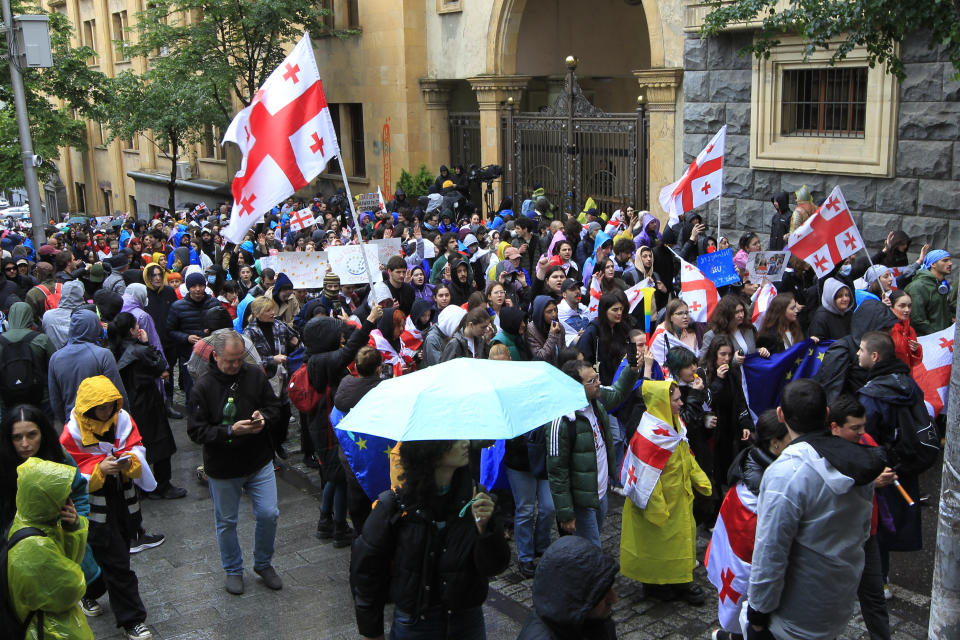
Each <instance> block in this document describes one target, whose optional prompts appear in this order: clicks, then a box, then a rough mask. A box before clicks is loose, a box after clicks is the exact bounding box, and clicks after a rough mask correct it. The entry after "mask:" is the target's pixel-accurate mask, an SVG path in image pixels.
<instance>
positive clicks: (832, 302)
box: [807, 278, 879, 340]
mask: <svg viewBox="0 0 960 640" xmlns="http://www.w3.org/2000/svg"><path fill="white" fill-rule="evenodd" d="M874 284H875V283H874ZM877 299H878V300H879V298H877ZM854 306H855V305H854V298H853V291H852V290H851V289H850V287H848V286H847V285H846V283H844V282H841V281H840V280H837V279H835V278H827V279H826V281H825V282H824V283H823V293H822V294H821V296H820V308H819V309H817V310H816V311H815V312H814V313H813V320H811V321H810V327H809V328H808V329H807V332H808V333H809V334H810V337H811V338H816V339H817V340H838V339H840V338H843V337H844V336H848V335H850V323H851V321H852V320H853V309H854Z"/></svg>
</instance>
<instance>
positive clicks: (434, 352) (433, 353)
mask: <svg viewBox="0 0 960 640" xmlns="http://www.w3.org/2000/svg"><path fill="white" fill-rule="evenodd" d="M465 315H467V312H466V311H464V310H463V309H462V308H461V307H458V306H455V305H452V304H451V305H449V306H447V307H445V308H444V310H443V311H441V312H440V313H439V314H438V315H437V326H436V327H434V328H433V329H432V330H431V331H430V333H428V334H427V337H426V338H425V339H424V341H423V364H424V366H427V367H429V366H430V365H434V364H437V363H438V362H440V357H441V356H442V355H443V348H444V347H445V346H447V342H449V341H450V338H452V337H453V334H455V333H456V332H457V327H459V326H460V321H461V320H463V316H465Z"/></svg>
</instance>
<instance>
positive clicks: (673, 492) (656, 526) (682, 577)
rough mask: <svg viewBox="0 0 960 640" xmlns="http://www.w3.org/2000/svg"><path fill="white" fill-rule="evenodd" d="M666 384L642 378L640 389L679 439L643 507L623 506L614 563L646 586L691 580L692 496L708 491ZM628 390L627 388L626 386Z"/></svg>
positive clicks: (693, 551)
mask: <svg viewBox="0 0 960 640" xmlns="http://www.w3.org/2000/svg"><path fill="white" fill-rule="evenodd" d="M674 384H675V383H674V382H673V381H671V380H662V381H653V380H645V381H644V383H643V386H642V387H641V394H642V395H643V402H644V404H645V405H646V407H647V412H648V413H649V414H650V415H652V416H653V417H655V418H657V419H658V420H660V421H662V422H664V423H666V424H667V425H670V426H671V428H672V429H673V430H674V431H676V433H677V434H678V435H680V437H681V440H680V441H679V442H678V443H677V446H676V448H675V449H674V450H673V453H672V454H670V457H669V458H667V460H666V462H665V464H664V466H663V470H662V472H661V473H660V478H659V479H658V480H657V483H656V485H655V486H654V488H653V491H652V493H651V494H650V498H649V499H648V500H647V506H646V508H645V509H639V508H638V507H637V506H636V505H635V504H633V502H632V501H631V500H626V501H625V502H624V505H623V520H622V530H621V532H620V540H621V544H620V565H621V572H622V573H623V575H625V576H627V577H629V578H633V579H634V580H638V581H640V582H647V583H652V584H682V583H687V582H690V581H691V580H693V569H694V567H695V566H696V562H697V557H696V543H697V523H696V521H695V520H694V517H693V492H694V491H696V492H697V493H700V494H702V495H705V496H709V495H710V494H711V492H712V487H711V484H710V479H709V478H708V477H707V475H706V474H705V473H704V472H703V471H702V470H701V469H700V466H699V465H698V464H697V461H696V460H695V459H694V457H693V454H692V453H691V452H690V446H689V445H688V444H687V440H686V429H685V427H684V426H683V423H682V421H681V420H680V419H679V416H676V415H674V414H673V411H672V409H671V405H670V389H671V387H672V386H673V385H674ZM631 388H632V385H631Z"/></svg>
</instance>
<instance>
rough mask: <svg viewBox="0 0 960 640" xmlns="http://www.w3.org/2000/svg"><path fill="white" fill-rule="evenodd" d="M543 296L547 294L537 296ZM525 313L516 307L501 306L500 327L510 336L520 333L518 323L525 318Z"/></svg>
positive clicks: (521, 322)
mask: <svg viewBox="0 0 960 640" xmlns="http://www.w3.org/2000/svg"><path fill="white" fill-rule="evenodd" d="M537 297H538V298H543V297H547V296H537ZM526 318H527V314H526V313H524V312H523V310H522V309H520V308H518V307H503V308H502V309H500V329H501V330H502V331H503V332H504V333H507V334H510V335H512V336H519V335H520V325H521V324H523V321H524V320H526Z"/></svg>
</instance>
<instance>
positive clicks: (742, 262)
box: [733, 232, 763, 272]
mask: <svg viewBox="0 0 960 640" xmlns="http://www.w3.org/2000/svg"><path fill="white" fill-rule="evenodd" d="M739 246H740V250H739V251H737V255H735V256H733V266H734V267H736V268H737V270H739V271H741V272H743V271H746V269H747V254H750V253H756V252H757V251H763V245H762V244H760V238H758V237H757V234H755V233H749V232H748V233H745V234H743V235H742V236H740V243H739Z"/></svg>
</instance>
